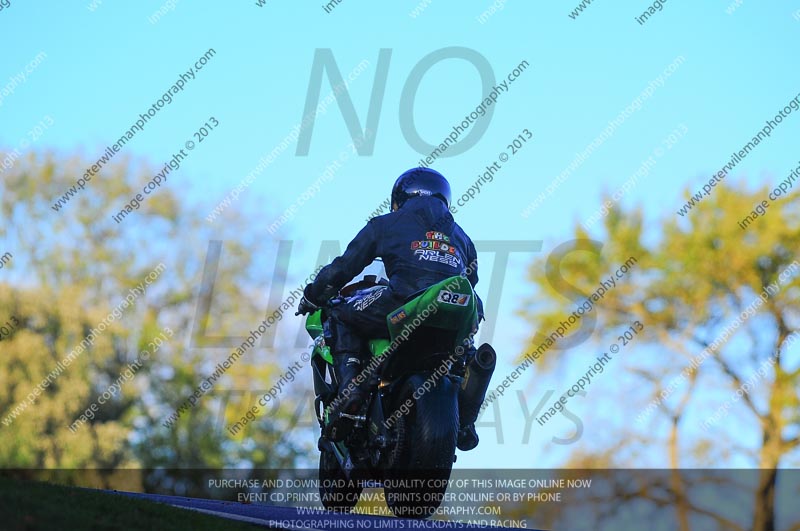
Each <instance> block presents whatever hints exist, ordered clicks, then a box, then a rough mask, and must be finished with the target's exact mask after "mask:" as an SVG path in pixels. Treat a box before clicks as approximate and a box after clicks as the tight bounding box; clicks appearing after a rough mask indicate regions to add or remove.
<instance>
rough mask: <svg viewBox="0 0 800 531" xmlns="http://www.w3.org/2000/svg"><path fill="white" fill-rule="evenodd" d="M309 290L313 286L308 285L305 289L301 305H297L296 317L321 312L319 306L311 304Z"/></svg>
mask: <svg viewBox="0 0 800 531" xmlns="http://www.w3.org/2000/svg"><path fill="white" fill-rule="evenodd" d="M309 288H311V284H309V285H307V286H306V287H305V289H303V298H302V299H300V303H299V304H298V305H297V311H296V312H295V315H305V314H307V313H313V312H316V311H317V310H319V305H318V304H314V303H313V302H311V300H310V298H309V295H308V292H309Z"/></svg>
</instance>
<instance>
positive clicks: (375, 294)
mask: <svg viewBox="0 0 800 531" xmlns="http://www.w3.org/2000/svg"><path fill="white" fill-rule="evenodd" d="M384 291H386V288H385V287H384V286H380V287H378V288H374V289H373V290H372V291H365V292H362V293H363V294H364V296H363V297H362V298H360V299H358V300H356V301H355V303H353V308H355V309H356V310H358V311H359V312H360V311H363V310H364V309H365V308H366V307H367V306H369V305H370V304H372V303H373V302H375V301H376V300H378V299H380V298H381V295H383V292H384Z"/></svg>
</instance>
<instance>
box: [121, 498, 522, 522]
mask: <svg viewBox="0 0 800 531" xmlns="http://www.w3.org/2000/svg"><path fill="white" fill-rule="evenodd" d="M114 493H116V494H120V495H123V496H131V497H133V498H140V499H144V500H150V501H153V502H157V503H165V504H168V505H173V506H175V507H182V508H186V509H192V510H196V511H201V512H204V513H209V514H214V515H216V516H220V517H222V518H229V519H234V520H241V521H245V522H250V523H253V524H257V525H262V526H265V527H268V528H270V529H292V530H299V529H303V530H308V531H311V530H323V529H324V530H336V529H521V528H513V527H503V528H498V527H489V526H477V525H468V524H463V523H459V522H442V521H436V520H407V519H401V518H389V517H383V516H369V515H358V514H336V513H329V512H326V511H322V510H320V511H318V512H316V511H315V512H313V513H311V514H309V512H310V511H304V513H303V514H300V512H299V511H298V509H297V508H296V507H278V506H275V505H259V504H243V503H237V502H229V501H218V500H206V499H201V498H184V497H182V496H162V495H160V494H140V493H136V492H121V491H114Z"/></svg>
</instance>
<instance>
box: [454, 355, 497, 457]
mask: <svg viewBox="0 0 800 531" xmlns="http://www.w3.org/2000/svg"><path fill="white" fill-rule="evenodd" d="M467 360H468V361H467V367H466V374H465V376H464V383H463V385H462V386H461V389H460V390H459V393H458V425H459V430H458V440H457V442H456V446H457V447H458V449H459V450H461V451H462V452H466V451H469V450H472V449H473V448H475V447H476V446H478V442H479V440H478V433H477V432H476V431H475V421H476V420H478V415H479V414H480V408H481V404H483V400H484V398H486V391H487V390H488V389H489V381H490V380H491V379H492V373H494V366H495V362H496V361H497V354H496V353H495V351H494V349H493V348H492V346H491V345H490V344H489V343H484V344H483V345H481V346H480V348H478V349H477V350H475V347H472V348H471V349H470V350H468V351H467Z"/></svg>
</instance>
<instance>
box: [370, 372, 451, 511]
mask: <svg viewBox="0 0 800 531" xmlns="http://www.w3.org/2000/svg"><path fill="white" fill-rule="evenodd" d="M412 380H413V379H412ZM409 383H410V384H411V382H409ZM452 387H453V384H452V383H450V382H449V380H447V379H444V380H442V381H440V382H439V383H438V384H437V387H436V388H434V389H432V390H431V391H429V392H428V393H425V394H423V395H422V396H420V398H419V399H418V400H416V401H413V399H412V402H413V405H412V407H411V408H410V411H409V412H408V413H407V414H406V415H404V416H403V417H401V418H400V419H398V422H397V423H396V424H395V427H394V435H395V436H396V437H395V443H394V445H393V448H392V451H391V452H390V454H389V459H388V462H387V467H386V469H387V470H386V475H385V481H384V488H383V490H384V495H385V498H386V504H387V505H388V506H389V508H390V509H391V511H392V513H394V515H395V516H398V517H402V518H427V517H429V516H431V515H433V513H435V512H436V509H438V508H439V506H440V505H441V503H442V500H443V499H444V494H445V492H446V491H447V483H448V480H449V479H450V472H451V471H452V469H453V456H454V455H455V449H456V439H457V437H458V407H457V403H456V396H457V388H456V389H453V388H452ZM415 389H416V386H414V385H410V386H409V387H407V388H406V392H404V393H402V395H403V400H405V399H407V398H409V397H411V396H412V395H413V392H414V390H415ZM400 403H402V401H401V402H400Z"/></svg>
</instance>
